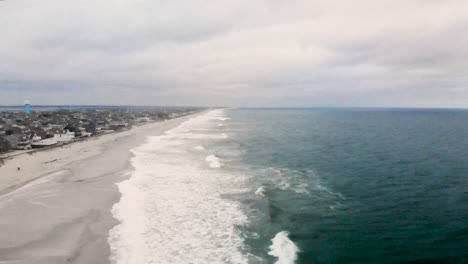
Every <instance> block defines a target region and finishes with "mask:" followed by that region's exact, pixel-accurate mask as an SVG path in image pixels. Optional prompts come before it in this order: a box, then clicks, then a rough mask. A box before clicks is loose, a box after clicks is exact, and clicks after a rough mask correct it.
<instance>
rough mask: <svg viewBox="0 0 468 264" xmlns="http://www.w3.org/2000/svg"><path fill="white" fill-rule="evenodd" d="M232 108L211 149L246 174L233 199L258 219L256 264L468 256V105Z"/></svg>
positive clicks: (253, 221) (249, 250)
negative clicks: (438, 107)
mask: <svg viewBox="0 0 468 264" xmlns="http://www.w3.org/2000/svg"><path fill="white" fill-rule="evenodd" d="M226 116H227V117H229V118H230V120H227V121H226V122H224V123H223V125H222V126H221V125H220V126H219V127H218V128H217V131H219V132H222V133H225V134H226V135H228V137H227V138H226V139H225V140H222V141H216V142H213V143H209V142H205V144H206V145H205V146H206V147H207V148H209V149H210V150H213V151H214V153H215V154H216V156H217V157H219V158H220V159H221V160H223V161H224V167H223V168H222V169H223V170H224V171H226V172H232V174H235V175H240V176H239V177H242V179H243V181H244V185H243V186H244V187H245V190H244V191H243V192H241V193H233V194H226V195H225V199H231V200H233V201H237V202H239V203H240V204H241V206H242V210H243V211H244V212H245V215H246V216H247V218H248V221H247V223H246V224H245V225H241V226H239V227H238V229H239V231H240V233H241V236H242V238H243V239H244V247H243V249H242V250H243V253H244V254H245V255H249V256H251V258H250V260H249V262H250V263H274V262H276V261H278V262H277V263H468V250H467V249H468V247H467V246H468V244H467V241H468V226H467V225H468V224H467V223H468V194H467V190H468V137H467V135H468V111H464V110H414V109H262V110H259V109H232V110H227V111H226ZM210 144H211V145H210ZM283 231H285V232H288V233H289V240H290V241H287V237H288V236H287V233H285V232H283ZM281 232H283V233H281ZM279 233H281V234H283V235H286V236H282V237H276V238H277V239H276V240H273V244H275V243H274V242H275V241H276V246H274V247H276V249H277V252H276V253H275V252H274V250H272V248H271V246H272V239H274V238H275V236H276V235H277V234H279ZM288 242H292V243H293V244H291V243H288ZM295 247H297V248H298V252H293V251H295V250H296V249H295ZM288 252H289V253H291V254H292V255H288ZM278 254H279V255H278Z"/></svg>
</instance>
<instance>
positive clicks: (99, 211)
mask: <svg viewBox="0 0 468 264" xmlns="http://www.w3.org/2000/svg"><path fill="white" fill-rule="evenodd" d="M190 117H191V116H185V117H181V118H177V119H173V120H169V121H166V122H160V123H152V124H147V125H144V126H141V127H137V128H134V129H132V130H130V131H126V132H121V133H115V134H109V135H105V136H101V137H99V138H91V139H89V140H87V141H82V142H77V143H73V144H70V145H66V146H63V147H59V148H53V149H49V150H46V151H40V152H36V153H34V154H32V155H29V154H23V155H19V156H16V157H14V158H12V159H11V160H8V161H7V162H6V164H5V165H4V166H2V167H0V194H1V195H0V263H18V264H20V263H21V264H23V263H24V264H26V263H28V264H29V263H31V264H32V263H34V264H43V263H44V264H45V263H47V264H52V263H86V264H91V263H93V264H99V263H109V260H108V257H109V246H108V243H107V236H108V232H109V230H110V228H112V227H113V226H114V225H116V224H117V221H116V220H115V219H114V218H113V217H112V215H111V213H110V209H111V208H112V206H113V204H115V203H116V202H118V200H119V198H120V193H119V191H118V189H117V186H116V185H115V183H117V182H120V181H123V180H125V179H126V178H127V177H128V176H129V171H131V165H130V157H131V153H130V151H129V150H130V149H132V148H134V147H136V146H137V145H139V144H141V143H143V142H144V140H145V138H146V136H147V135H159V134H162V133H163V132H164V131H167V130H169V129H171V128H173V127H176V126H177V125H179V124H180V123H181V122H183V121H185V120H187V119H189V118H190ZM17 167H21V170H20V171H18V170H17Z"/></svg>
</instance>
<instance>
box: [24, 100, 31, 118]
mask: <svg viewBox="0 0 468 264" xmlns="http://www.w3.org/2000/svg"><path fill="white" fill-rule="evenodd" d="M24 112H25V113H26V114H27V115H29V114H30V113H31V106H30V105H29V101H28V100H26V101H25V102H24Z"/></svg>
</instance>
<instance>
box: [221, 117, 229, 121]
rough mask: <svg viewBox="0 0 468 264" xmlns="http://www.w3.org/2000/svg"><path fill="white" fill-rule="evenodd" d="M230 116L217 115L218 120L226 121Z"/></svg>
mask: <svg viewBox="0 0 468 264" xmlns="http://www.w3.org/2000/svg"><path fill="white" fill-rule="evenodd" d="M230 119H231V118H228V117H218V120H220V121H226V120H230Z"/></svg>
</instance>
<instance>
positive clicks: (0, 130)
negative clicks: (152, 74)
mask: <svg viewBox="0 0 468 264" xmlns="http://www.w3.org/2000/svg"><path fill="white" fill-rule="evenodd" d="M199 110H200V109H199V108H189V107H68V108H67V107H31V106H30V105H29V103H28V102H26V104H25V105H24V107H12V108H4V109H1V108H0V166H1V164H2V163H3V162H2V158H5V157H7V156H8V155H6V154H11V153H12V152H13V153H14V152H21V151H32V150H33V149H37V148H47V147H54V146H60V145H63V144H68V143H71V142H74V141H79V140H83V139H84V138H87V137H92V136H98V135H102V134H107V133H113V132H118V131H123V130H129V129H131V128H132V127H133V126H138V125H142V124H145V123H149V122H157V121H164V120H167V119H172V118H176V117H180V116H183V115H187V114H191V113H194V112H196V111H199Z"/></svg>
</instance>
